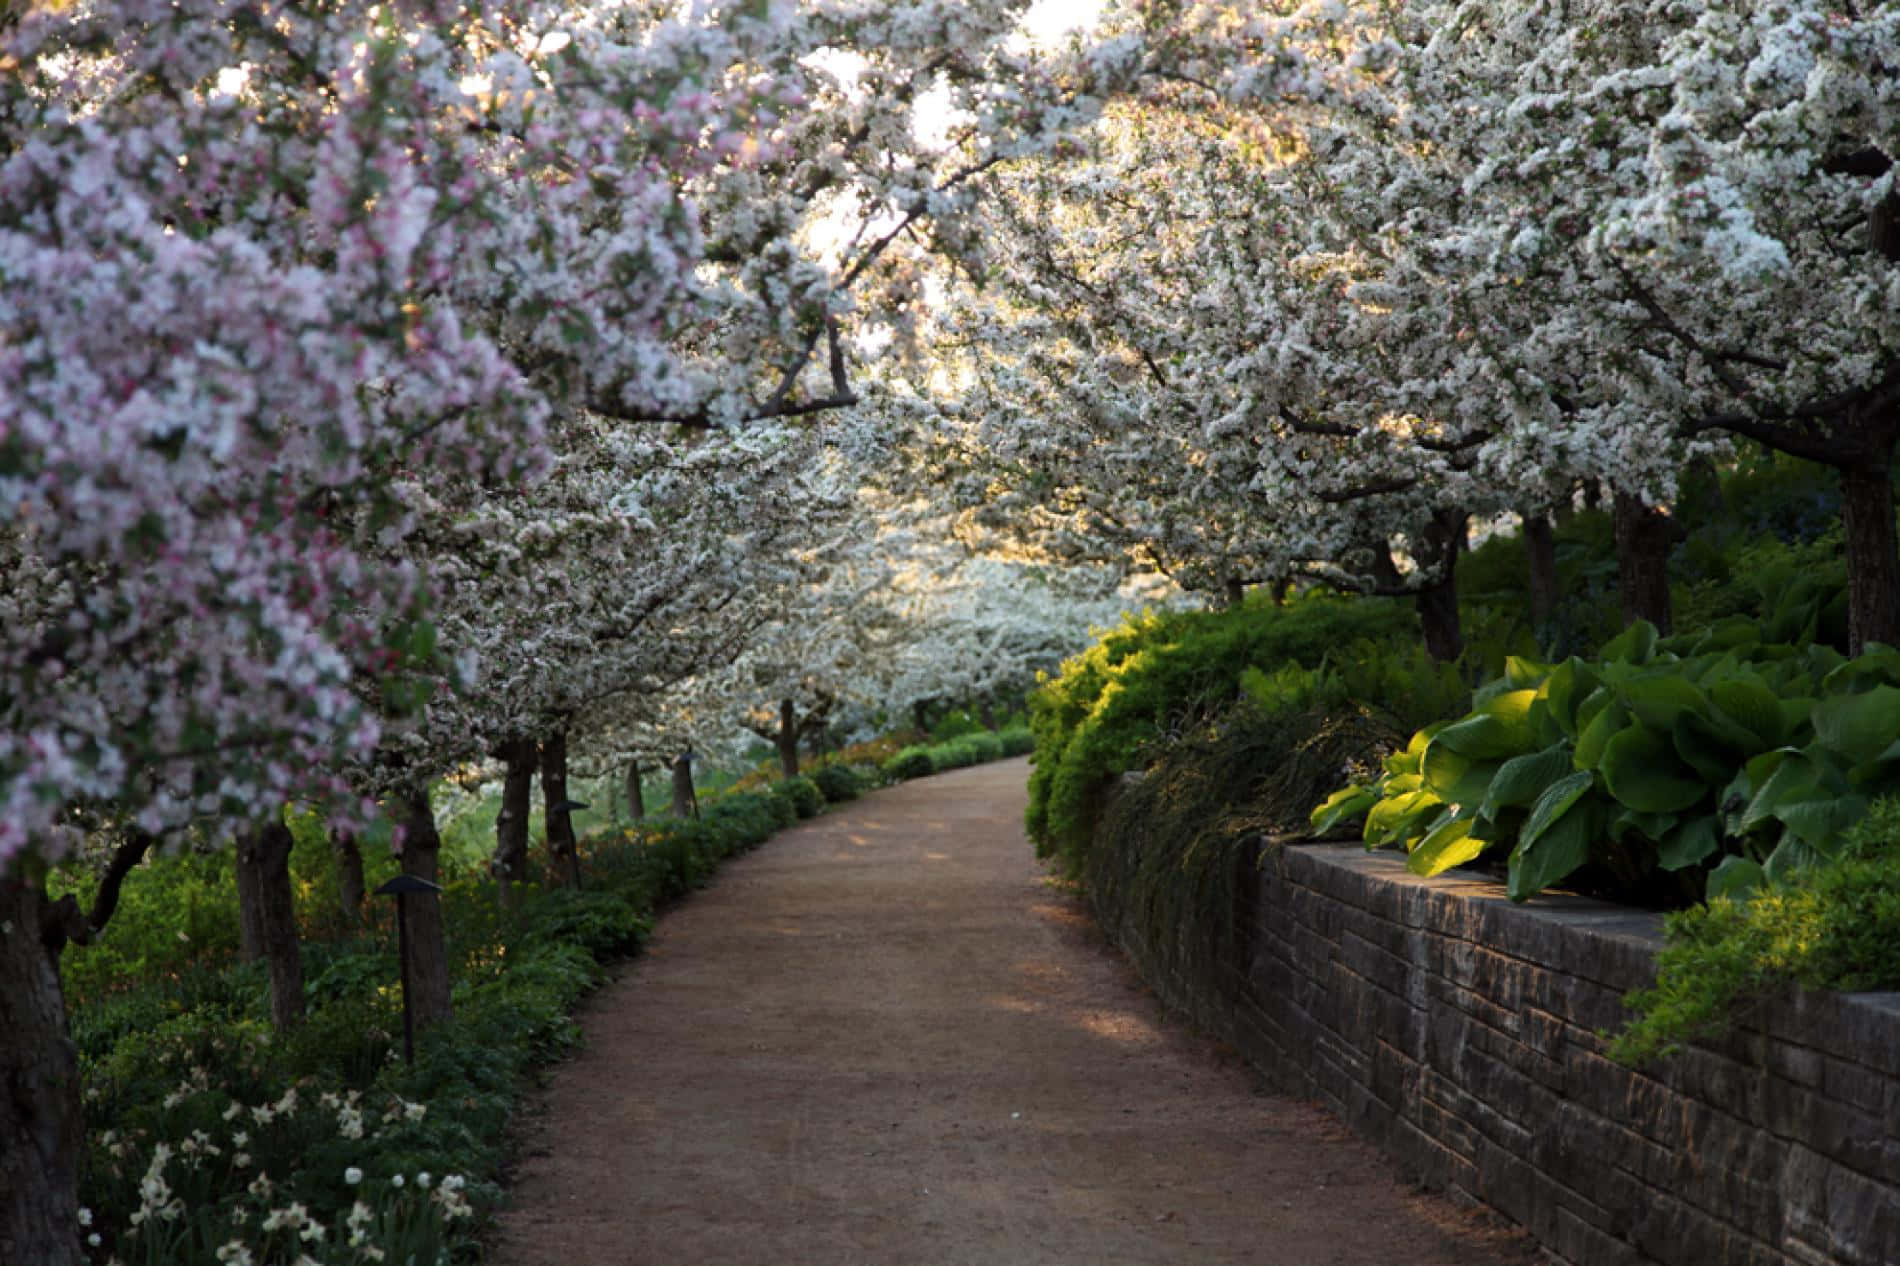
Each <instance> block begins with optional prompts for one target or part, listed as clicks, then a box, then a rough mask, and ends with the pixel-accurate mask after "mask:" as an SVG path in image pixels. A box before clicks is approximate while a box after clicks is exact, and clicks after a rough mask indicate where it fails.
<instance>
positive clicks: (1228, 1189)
mask: <svg viewBox="0 0 1900 1266" xmlns="http://www.w3.org/2000/svg"><path fill="white" fill-rule="evenodd" d="M1027 772H1028V771H1027V766H1026V765H1025V764H1024V762H1022V761H1006V762H1003V763H1001V764H996V765H989V766H984V767H981V768H977V769H967V770H959V771H957V772H954V773H950V774H943V775H939V776H938V777H935V778H928V779H922V780H919V781H916V782H911V783H906V784H904V785H902V786H900V787H896V788H893V789H891V790H888V791H882V792H878V793H876V794H874V795H872V796H869V797H867V798H865V799H864V800H861V801H858V802H856V803H854V804H851V805H847V806H845V807H842V808H840V809H836V810H833V811H832V812H830V813H827V814H826V815H825V816H823V817H820V818H817V819H815V820H814V821H812V822H809V823H805V824H803V825H801V826H799V827H798V828H796V829H794V830H791V831H788V832H785V833H783V834H781V835H779V836H778V837H776V838H774V839H773V840H772V841H771V842H770V843H768V844H766V845H765V846H764V847H763V848H761V849H760V850H758V851H757V852H755V853H752V854H750V855H749V856H746V857H744V858H740V859H738V860H736V861H733V862H730V863H728V864H727V865H726V866H725V867H724V868H723V869H722V870H721V871H720V873H719V875H718V877H717V878H716V879H715V880H714V882H713V884H712V886H711V887H710V888H708V889H707V890H705V891H704V892H700V893H696V894H694V895H693V896H692V898H691V899H690V900H688V901H687V902H686V903H685V904H683V905H682V906H681V907H679V908H678V909H676V910H674V911H672V912H671V913H669V914H668V915H667V916H666V917H665V919H664V920H662V922H661V924H660V928H659V932H658V934H657V935H656V936H655V937H654V939H653V942H652V944H651V946H650V947H649V950H648V952H647V953H646V954H645V955H643V956H641V957H640V958H639V959H637V960H635V961H634V962H633V963H631V964H630V965H629V967H628V968H627V969H626V970H625V971H624V972H623V973H622V975H621V976H620V978H619V979H618V980H617V981H616V982H615V983H613V984H611V985H609V986H608V987H606V988H605V989H603V990H601V991H600V993H599V994H598V995H596V997H595V998H594V1000H593V1001H592V1004H591V1005H590V1007H589V1008H588V1010H587V1012H586V1013H585V1014H584V1016H583V1022H584V1024H585V1027H586V1031H587V1038H588V1042H587V1047H586V1049H585V1050H584V1051H583V1052H582V1053H580V1054H579V1055H578V1056H577V1057H576V1058H574V1059H573V1060H571V1061H570V1062H568V1063H567V1064H565V1065H563V1066H562V1067H561V1068H560V1069H559V1070H558V1071H557V1072H556V1074H555V1076H554V1078H553V1081H552V1084H551V1086H550V1088H549V1090H548V1091H547V1092H546V1093H545V1094H544V1095H542V1096H541V1097H540V1099H539V1101H538V1104H537V1106H536V1109H535V1110H534V1112H533V1113H532V1115H531V1119H530V1120H529V1121H528V1122H527V1124H526V1125H525V1126H524V1131H523V1136H524V1137H523V1150H522V1155H521V1158H520V1162H519V1165H518V1168H517V1173H516V1175H515V1183H514V1187H513V1194H512V1200H511V1212H510V1213H509V1214H508V1215H507V1216H506V1217H504V1218H503V1219H502V1223H501V1226H500V1228H499V1230H498V1233H497V1234H496V1236H495V1242H494V1245H493V1248H492V1253H491V1257H490V1260H491V1262H492V1263H494V1264H495V1266H620V1264H623V1263H625V1264H629V1266H631V1264H635V1263H638V1264H642V1266H645V1264H651V1266H692V1264H698V1263H726V1264H730V1266H767V1264H768V1263H769V1264H773V1266H800V1264H808V1266H851V1264H856V1263H865V1264H870V1263H877V1264H879V1266H900V1264H901V1266H951V1264H963V1263H967V1264H968V1266H1045V1264H1046V1266H1054V1264H1056V1263H1064V1264H1072V1266H1085V1264H1086V1266H1107V1264H1122V1263H1128V1264H1133V1263H1157V1264H1162V1263H1165V1264H1168V1266H1177V1264H1178V1266H1198V1264H1201V1263H1209V1264H1212V1263H1243V1262H1245V1263H1258V1264H1260V1266H1529V1264H1530V1263H1532V1262H1534V1261H1536V1260H1537V1259H1536V1258H1535V1256H1534V1255H1533V1254H1532V1252H1531V1251H1530V1250H1529V1248H1528V1247H1527V1245H1526V1243H1525V1242H1524V1241H1523V1240H1521V1239H1519V1238H1517V1237H1516V1236H1514V1235H1509V1234H1505V1233H1503V1232H1501V1231H1498V1230H1495V1229H1490V1228H1487V1227H1486V1226H1483V1225H1481V1224H1480V1223H1479V1222H1477V1221H1476V1220H1475V1219H1473V1218H1472V1217H1470V1216H1468V1215H1466V1214H1465V1213H1463V1212H1461V1211H1458V1210H1454V1209H1451V1208H1450V1207H1448V1206H1447V1205H1445V1204H1443V1203H1442V1202H1440V1201H1437V1200H1435V1199H1427V1198H1425V1197H1421V1196H1419V1195H1417V1194H1415V1193H1413V1192H1412V1191H1410V1189H1409V1188H1407V1187H1406V1186H1405V1185H1404V1184H1402V1183H1401V1182H1399V1181H1398V1180H1397V1179H1396V1178H1395V1177H1394V1176H1393V1174H1392V1171H1391V1168H1390V1166H1388V1165H1387V1164H1386V1163H1385V1162H1384V1161H1383V1160H1381V1159H1380V1158H1379V1157H1378V1156H1377V1155H1376V1154H1375V1153H1374V1152H1372V1151H1371V1150H1370V1149H1368V1148H1367V1147H1365V1146H1363V1145H1362V1144H1360V1143H1359V1142H1358V1141H1357V1140H1355V1139H1353V1138H1351V1137H1350V1136H1349V1135H1348V1134H1346V1133H1345V1132H1344V1131H1343V1130H1342V1129H1341V1128H1340V1127H1338V1126H1337V1125H1335V1124H1334V1123H1333V1122H1332V1120H1331V1119H1330V1118H1329V1117H1327V1116H1326V1115H1325V1114H1324V1113H1322V1112H1320V1111H1319V1110H1317V1109H1315V1108H1313V1107H1311V1106H1310V1105H1307V1104H1302V1103H1298V1102H1294V1101H1290V1100H1287V1099H1283V1098H1278V1097H1275V1096H1271V1095H1268V1094H1264V1093H1262V1092H1261V1091H1260V1090H1259V1088H1258V1084H1257V1081H1256V1079H1255V1078H1254V1077H1253V1076H1252V1075H1251V1074H1250V1073H1249V1071H1248V1070H1247V1069H1246V1068H1245V1067H1244V1066H1242V1065H1241V1064H1239V1063H1238V1062H1237V1061H1236V1060H1234V1059H1233V1058H1232V1057H1230V1056H1228V1055H1226V1054H1224V1053H1223V1052H1222V1051H1221V1050H1219V1049H1218V1048H1217V1047H1215V1046H1214V1045H1213V1044H1211V1043H1209V1042H1207V1041H1205V1040H1203V1039H1201V1038H1198V1037H1196V1036H1195V1035H1194V1034H1192V1033H1191V1032H1189V1031H1188V1030H1187V1029H1185V1028H1184V1027H1183V1026H1182V1025H1181V1024H1179V1023H1177V1022H1175V1021H1173V1020H1171V1019H1169V1018H1167V1017H1165V1016H1164V1015H1163V1013H1162V1011H1161V1009H1160V1007H1159V1005H1158V1004H1157V1003H1156V1002H1155V1001H1154V1000H1153V999H1152V998H1151V997H1150V996H1149V995H1148V994H1147V993H1146V992H1145V991H1144V990H1143V988H1142V986H1141V984H1140V982H1139V981H1138V980H1137V979H1136V977H1135V976H1134V974H1133V972H1132V971H1131V970H1130V969H1129V968H1128V967H1127V966H1126V964H1125V963H1124V962H1123V961H1122V959H1121V958H1120V957H1119V956H1118V955H1117V954H1116V953H1115V952H1114V951H1113V950H1112V949H1110V948H1108V947H1107V946H1106V945H1105V944H1104V943H1103V941H1102V939H1101V937H1100V935H1099V934H1098V933H1097V932H1096V931H1095V929H1094V927H1093V925H1092V924H1091V923H1090V922H1089V920H1088V917H1087V915H1086V914H1085V913H1084V911H1083V909H1082V907H1081V905H1080V904H1079V903H1078V901H1077V900H1076V899H1075V898H1073V897H1072V896H1070V895H1068V894H1067V893H1065V892H1064V891H1063V890H1062V889H1060V888H1058V887H1057V886H1055V885H1053V884H1051V883H1050V882H1049V881H1048V880H1047V879H1045V878H1044V876H1043V873H1042V871H1041V870H1040V868H1039V867H1038V865H1037V864H1036V862H1035V859H1034V857H1033V855H1032V853H1031V850H1030V848H1029V846H1028V845H1027V844H1026V843H1025V842H1024V839H1023V831H1022V825H1021V823H1022V810H1023V795H1024V792H1023V782H1024V779H1025V777H1026V775H1027Z"/></svg>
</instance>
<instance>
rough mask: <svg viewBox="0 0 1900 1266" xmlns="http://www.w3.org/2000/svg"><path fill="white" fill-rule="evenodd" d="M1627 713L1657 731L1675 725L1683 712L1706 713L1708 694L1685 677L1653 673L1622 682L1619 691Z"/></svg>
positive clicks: (1663, 730) (1665, 731) (1662, 730)
mask: <svg viewBox="0 0 1900 1266" xmlns="http://www.w3.org/2000/svg"><path fill="white" fill-rule="evenodd" d="M1620 694H1621V696H1622V699H1623V702H1624V705H1625V706H1627V707H1628V708H1629V710H1630V715H1631V716H1634V717H1635V718H1636V719H1637V720H1638V721H1641V722H1642V723H1643V724H1644V725H1646V726H1648V727H1649V728H1650V729H1652V730H1655V731H1656V732H1657V733H1659V734H1667V733H1669V731H1670V730H1672V729H1674V728H1675V725H1676V718H1677V717H1679V716H1681V715H1682V714H1683V713H1685V712H1696V713H1700V712H1707V711H1708V709H1709V697H1708V696H1707V695H1705V694H1703V693H1702V691H1701V690H1700V689H1698V688H1697V687H1696V686H1695V685H1694V683H1692V682H1690V681H1688V680H1687V679H1686V678H1683V677H1678V676H1674V675H1672V674H1664V673H1656V674H1651V675H1649V676H1646V677H1639V678H1637V679H1636V680H1634V681H1630V682H1626V683H1624V685H1623V687H1622V690H1621V691H1620Z"/></svg>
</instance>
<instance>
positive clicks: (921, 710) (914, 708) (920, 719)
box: [910, 699, 930, 734]
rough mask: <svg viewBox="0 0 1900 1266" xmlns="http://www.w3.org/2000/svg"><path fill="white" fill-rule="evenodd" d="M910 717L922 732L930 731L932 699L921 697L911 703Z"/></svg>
mask: <svg viewBox="0 0 1900 1266" xmlns="http://www.w3.org/2000/svg"><path fill="white" fill-rule="evenodd" d="M910 719H911V723H912V724H914V725H915V726H916V727H917V729H918V730H919V731H920V732H922V733H924V734H928V733H930V701H929V700H927V699H919V700H918V701H917V702H916V703H913V704H911V705H910Z"/></svg>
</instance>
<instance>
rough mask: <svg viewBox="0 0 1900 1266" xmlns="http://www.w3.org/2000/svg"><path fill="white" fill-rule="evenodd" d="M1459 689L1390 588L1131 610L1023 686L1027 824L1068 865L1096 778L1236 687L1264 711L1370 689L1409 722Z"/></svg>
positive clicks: (1202, 714) (1206, 711)
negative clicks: (1206, 607) (1030, 754)
mask: <svg viewBox="0 0 1900 1266" xmlns="http://www.w3.org/2000/svg"><path fill="white" fill-rule="evenodd" d="M1487 654H1489V651H1486V650H1480V651H1476V652H1474V655H1475V656H1476V657H1478V658H1483V657H1484V656H1485V655H1487ZM1468 697H1469V689H1468V686H1467V684H1466V682H1465V681H1464V679H1463V677H1462V676H1461V675H1460V672H1459V670H1458V669H1457V668H1455V667H1452V666H1446V665H1434V664H1432V663H1431V662H1430V661H1429V660H1428V659H1427V658H1426V657H1425V653H1424V651H1423V649H1422V648H1421V647H1419V646H1418V645H1417V639H1416V635H1415V634H1414V633H1413V632H1412V617H1411V614H1410V612H1409V611H1407V610H1406V609H1405V608H1403V607H1401V606H1399V605H1397V604H1394V603H1390V602H1383V601H1379V600H1376V599H1351V598H1343V597H1339V596H1337V595H1333V594H1328V593H1324V592H1318V591H1315V592H1313V593H1310V594H1307V595H1304V596H1301V597H1298V598H1295V599H1293V600H1291V601H1289V602H1287V603H1286V604H1285V605H1283V606H1275V605H1273V604H1272V603H1270V602H1267V601H1264V600H1255V599H1250V600H1249V601H1248V602H1247V603H1246V604H1244V605H1242V606H1237V607H1230V608H1227V609H1224V610H1220V611H1187V612H1163V613H1159V614H1153V615H1148V616H1144V617H1142V618H1140V619H1131V620H1129V621H1128V622H1127V623H1125V624H1123V625H1122V626H1121V627H1120V628H1118V629H1115V630H1113V631H1112V632H1110V633H1108V634H1107V635H1106V636H1104V637H1103V638H1102V639H1101V640H1100V641H1099V642H1097V643H1096V645H1095V646H1093V647H1091V648H1090V649H1089V650H1087V651H1085V652H1084V653H1083V654H1081V655H1078V656H1076V657H1075V658H1073V659H1071V660H1069V661H1068V662H1067V663H1065V664H1064V665H1063V666H1062V671H1061V673H1060V674H1058V675H1057V676H1056V677H1054V678H1052V679H1049V680H1046V681H1045V682H1044V683H1043V684H1042V685H1041V686H1040V687H1039V688H1038V689H1037V691H1036V692H1035V693H1034V694H1033V695H1032V696H1031V698H1030V726H1031V729H1032V731H1033V733H1034V735H1035V753H1036V756H1035V769H1034V771H1033V772H1032V773H1031V775H1030V780H1029V809H1028V814H1027V825H1028V828H1029V833H1030V837H1031V838H1032V839H1033V840H1035V842H1036V847H1037V851H1038V852H1039V853H1040V854H1041V855H1042V856H1045V857H1049V856H1053V857H1056V858H1058V859H1060V860H1061V861H1062V863H1063V865H1064V867H1065V868H1066V869H1067V870H1068V871H1069V872H1070V873H1071V874H1079V873H1080V872H1081V871H1082V869H1083V868H1084V859H1085V855H1086V853H1087V852H1088V849H1089V847H1090V838H1091V835H1092V833H1093V831H1094V828H1095V824H1096V821H1097V818H1098V815H1099V813H1100V811H1101V808H1102V797H1101V790H1102V787H1103V785H1104V783H1105V781H1106V780H1107V779H1109V778H1111V777H1112V776H1113V775H1115V774H1117V773H1120V772H1122V771H1123V770H1126V769H1130V768H1134V767H1136V766H1137V764H1138V763H1139V762H1140V760H1141V759H1142V757H1143V755H1144V754H1148V755H1152V754H1153V753H1155V752H1157V751H1159V750H1160V747H1159V746H1158V742H1160V741H1165V740H1166V739H1168V738H1170V737H1179V736H1182V735H1187V734H1192V733H1194V732H1195V731H1196V730H1197V729H1198V728H1199V727H1201V726H1203V725H1205V724H1207V723H1209V722H1211V721H1213V720H1215V719H1216V718H1218V717H1219V716H1221V715H1222V714H1223V713H1224V712H1226V711H1227V710H1228V709H1229V708H1231V707H1233V706H1234V705H1235V704H1236V703H1237V702H1238V701H1240V700H1242V699H1243V698H1247V699H1251V701H1252V702H1253V703H1254V704H1255V705H1257V706H1260V707H1262V708H1265V709H1267V710H1269V711H1273V710H1289V711H1298V710H1301V709H1305V708H1310V707H1343V706H1346V705H1347V704H1348V703H1349V702H1351V701H1360V700H1369V701H1373V702H1374V703H1375V704H1376V706H1378V707H1379V708H1381V709H1382V710H1384V711H1386V712H1389V713H1392V714H1393V715H1395V716H1397V717H1399V718H1400V719H1401V721H1402V722H1403V723H1405V724H1407V725H1408V726H1410V725H1416V724H1422V723H1423V722H1424V721H1426V720H1429V719H1431V718H1433V717H1436V716H1440V715H1442V714H1443V713H1444V712H1445V711H1447V710H1449V709H1451V708H1455V707H1457V706H1459V704H1460V703H1461V702H1462V701H1463V700H1464V699H1466V698H1468Z"/></svg>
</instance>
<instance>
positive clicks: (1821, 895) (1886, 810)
mask: <svg viewBox="0 0 1900 1266" xmlns="http://www.w3.org/2000/svg"><path fill="white" fill-rule="evenodd" d="M1788 985H1801V986H1805V987H1807V988H1810V989H1843V990H1862V989H1881V990H1890V989H1900V799H1888V800H1881V801H1878V802H1876V803H1875V805H1874V808H1873V810H1872V811H1871V812H1870V813H1869V814H1868V816H1867V817H1866V818H1864V819H1862V821H1861V822H1860V823H1858V824H1857V825H1856V826H1854V827H1853V828H1852V829H1851V830H1850V831H1849V832H1848V833H1847V837H1846V843H1845V847H1844V849H1843V852H1842V855H1841V856H1840V857H1839V858H1838V859H1837V860H1835V861H1833V862H1830V863H1827V864H1824V865H1819V866H1813V867H1809V868H1807V869H1804V870H1801V871H1798V872H1796V873H1794V874H1792V875H1790V876H1788V877H1787V878H1785V879H1783V880H1782V881H1781V882H1779V883H1775V884H1772V885H1769V886H1767V887H1765V888H1763V889H1761V890H1759V891H1757V892H1756V893H1754V894H1753V895H1752V896H1751V897H1750V898H1749V899H1747V900H1733V899H1729V898H1719V899H1717V900H1714V901H1711V902H1710V903H1709V904H1707V905H1705V906H1698V907H1695V908H1693V909H1689V910H1683V911H1680V912H1678V913H1676V914H1672V915H1671V916H1669V942H1668V944H1667V945H1666V946H1665V947H1664V949H1663V951H1662V955H1661V958H1660V959H1659V960H1658V963H1657V981H1656V987H1655V988H1653V989H1648V990H1640V991H1638V992H1635V993H1632V994H1631V995H1630V996H1629V1000H1628V1001H1629V1005H1630V1007H1631V1009H1632V1010H1634V1011H1635V1012H1636V1014H1637V1018H1636V1019H1635V1020H1634V1021H1633V1022H1632V1023H1631V1024H1630V1026H1629V1027H1628V1028H1627V1029H1625V1030H1624V1031H1623V1032H1622V1033H1620V1034H1618V1035H1617V1036H1616V1038H1615V1039H1614V1040H1613V1041H1612V1043H1611V1046H1610V1054H1611V1055H1612V1056H1613V1057H1614V1058H1617V1059H1621V1060H1625V1061H1627V1062H1630V1063H1642V1062H1645V1061H1648V1060H1651V1059H1654V1058H1656V1057H1658V1056H1661V1055H1665V1054H1667V1053H1669V1052H1670V1051H1672V1050H1674V1049H1675V1048H1676V1047H1678V1046H1679V1045H1681V1044H1682V1043H1683V1042H1687V1041H1692V1040H1694V1039H1697V1038H1707V1037H1713V1036H1716V1035H1718V1034H1720V1033H1722V1032H1724V1031H1726V1030H1727V1029H1728V1028H1729V1027H1730V1026H1732V1025H1733V1024H1735V1023H1736V1022H1737V1021H1738V1020H1742V1019H1745V1018H1746V1016H1747V1013H1748V1010H1749V1008H1750V1007H1751V1006H1752V1005H1753V1004H1755V1003H1756V1002H1758V1001H1759V1000H1760V999H1762V998H1764V997H1766V996H1767V995H1769V994H1771V993H1773V992H1775V991H1777V990H1780V989H1782V988H1785V987H1786V986H1788Z"/></svg>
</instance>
